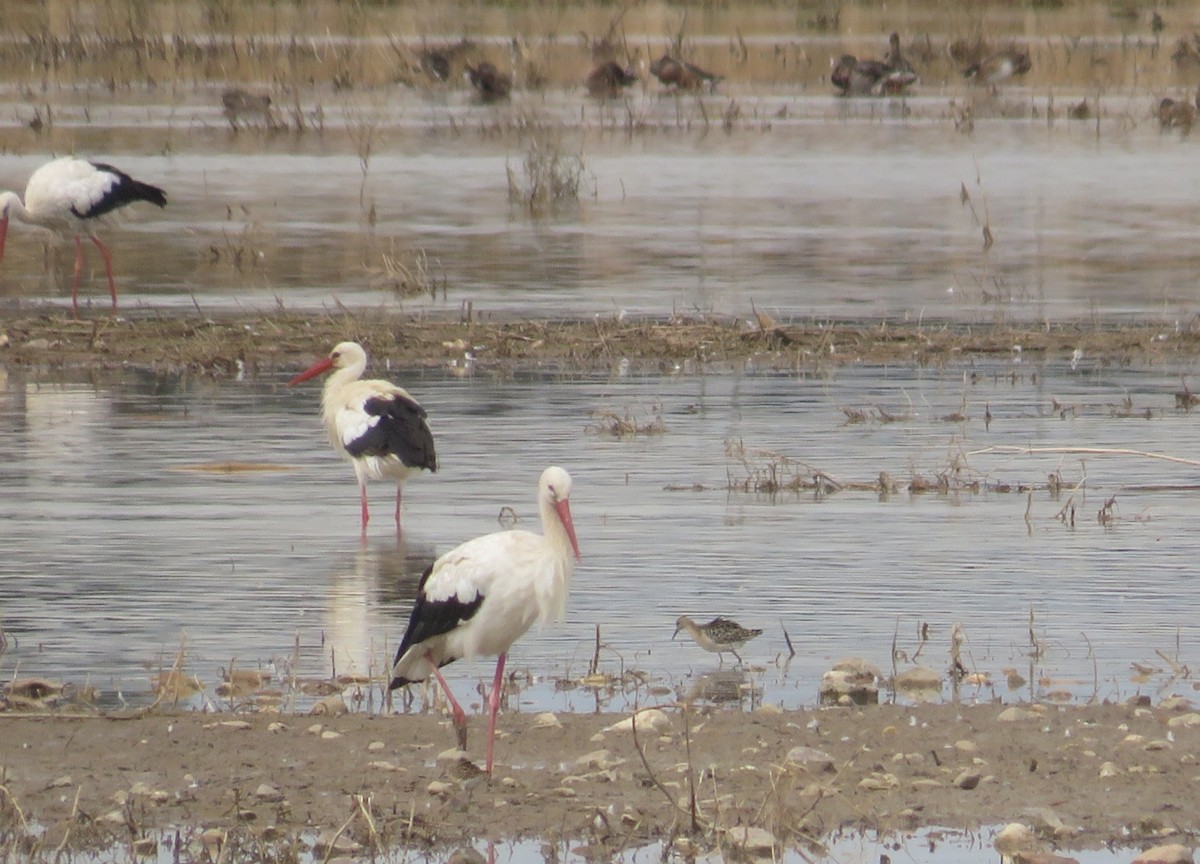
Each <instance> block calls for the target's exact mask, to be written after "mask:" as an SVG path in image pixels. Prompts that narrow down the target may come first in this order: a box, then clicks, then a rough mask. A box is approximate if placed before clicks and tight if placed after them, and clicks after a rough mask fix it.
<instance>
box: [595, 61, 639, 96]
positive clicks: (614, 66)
mask: <svg viewBox="0 0 1200 864" xmlns="http://www.w3.org/2000/svg"><path fill="white" fill-rule="evenodd" d="M637 80H638V76H637V75H635V74H634V73H633V72H632V71H630V70H629V69H626V68H624V67H622V66H621V65H620V64H619V63H617V62H616V61H615V60H605V61H604V62H603V63H601V64H600V65H599V66H597V67H596V68H595V69H593V70H592V71H591V72H589V73H588V76H587V79H586V80H585V82H584V86H586V87H587V91H588V93H589V94H591V95H592V96H595V97H596V98H597V99H612V98H614V97H616V96H620V95H621V92H622V91H623V90H624V89H625V88H626V87H628V86H629V85H631V84H633V83H635V82H636V81H637Z"/></svg>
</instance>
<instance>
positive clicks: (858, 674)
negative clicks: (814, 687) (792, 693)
mask: <svg viewBox="0 0 1200 864" xmlns="http://www.w3.org/2000/svg"><path fill="white" fill-rule="evenodd" d="M877 681H878V678H877V677H876V676H875V675H874V674H872V673H869V672H864V671H863V670H859V669H854V668H838V667H837V666H835V667H834V668H833V669H830V670H829V671H828V672H826V673H825V674H824V675H822V676H821V687H820V690H819V691H818V698H819V699H820V700H821V702H822V703H825V704H828V703H831V702H836V703H839V704H847V705H875V704H878V702H879V685H878V684H877V683H876V682H877Z"/></svg>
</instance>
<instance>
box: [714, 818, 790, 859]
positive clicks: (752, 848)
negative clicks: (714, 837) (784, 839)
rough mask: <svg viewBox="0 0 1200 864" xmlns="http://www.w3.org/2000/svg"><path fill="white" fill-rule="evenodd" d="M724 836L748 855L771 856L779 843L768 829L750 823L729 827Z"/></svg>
mask: <svg viewBox="0 0 1200 864" xmlns="http://www.w3.org/2000/svg"><path fill="white" fill-rule="evenodd" d="M725 837H726V838H727V839H728V840H729V842H730V843H732V844H733V845H734V846H738V847H740V848H741V849H742V850H743V851H744V852H745V853H746V854H748V855H761V856H764V857H766V856H773V855H774V853H775V849H776V847H777V846H778V845H779V841H778V840H776V839H775V835H774V834H772V833H771V832H770V831H767V830H765V829H763V828H755V827H754V826H752V825H738V826H737V827H736V828H730V829H729V830H728V831H726V832H725Z"/></svg>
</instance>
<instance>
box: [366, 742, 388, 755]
mask: <svg viewBox="0 0 1200 864" xmlns="http://www.w3.org/2000/svg"><path fill="white" fill-rule="evenodd" d="M386 746H387V745H386V744H384V743H383V742H382V741H372V742H371V743H370V744H368V745H367V750H368V751H369V752H371V753H378V752H379V751H380V750H382V749H383V748H384V747H386Z"/></svg>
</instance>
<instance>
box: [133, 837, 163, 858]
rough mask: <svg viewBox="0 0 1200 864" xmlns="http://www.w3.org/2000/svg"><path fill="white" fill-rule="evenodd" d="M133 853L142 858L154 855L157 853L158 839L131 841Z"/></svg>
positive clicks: (149, 838) (144, 838)
mask: <svg viewBox="0 0 1200 864" xmlns="http://www.w3.org/2000/svg"><path fill="white" fill-rule="evenodd" d="M133 851H134V852H135V853H136V854H138V855H142V856H147V855H154V854H155V853H156V852H158V839H157V838H155V837H139V838H138V839H137V840H134V841H133Z"/></svg>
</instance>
